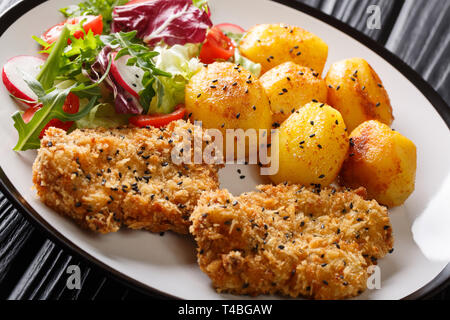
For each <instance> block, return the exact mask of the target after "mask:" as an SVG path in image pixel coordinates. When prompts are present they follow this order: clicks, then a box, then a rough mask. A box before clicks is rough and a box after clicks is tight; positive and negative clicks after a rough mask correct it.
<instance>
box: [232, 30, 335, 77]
mask: <svg viewBox="0 0 450 320" xmlns="http://www.w3.org/2000/svg"><path fill="white" fill-rule="evenodd" d="M239 50H240V52H241V53H242V55H244V56H245V57H247V58H248V59H250V60H252V61H254V62H258V63H260V64H261V66H262V72H263V73H264V72H267V71H268V70H270V69H272V68H273V67H275V66H277V65H279V64H282V63H283V62H287V61H292V62H295V63H297V64H299V65H301V66H305V67H309V68H313V69H314V70H315V71H316V72H317V73H319V75H322V71H323V68H324V67H325V63H326V61H327V57H328V46H327V44H326V43H325V42H324V41H323V40H322V39H320V38H319V37H318V36H316V35H314V34H312V33H310V32H308V31H306V30H304V29H302V28H300V27H295V26H288V25H285V24H260V25H256V26H254V27H252V28H251V29H250V30H248V31H247V33H246V34H245V35H244V37H243V38H242V40H241V42H240V44H239Z"/></svg>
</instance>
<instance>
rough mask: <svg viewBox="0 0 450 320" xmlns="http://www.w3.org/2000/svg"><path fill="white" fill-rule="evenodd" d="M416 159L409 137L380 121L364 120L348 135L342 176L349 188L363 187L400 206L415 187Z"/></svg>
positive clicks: (382, 199)
mask: <svg viewBox="0 0 450 320" xmlns="http://www.w3.org/2000/svg"><path fill="white" fill-rule="evenodd" d="M416 162H417V156H416V146H415V145H414V143H413V142H412V141H411V140H409V139H407V138H405V137H404V136H402V135H401V134H400V133H398V132H396V131H393V130H391V129H390V128H389V127H388V126H387V125H385V124H383V123H380V122H378V121H367V122H364V123H363V124H361V125H360V126H359V127H358V128H356V129H355V130H354V131H353V132H352V133H351V135H350V150H349V157H348V158H347V160H346V161H345V162H344V166H343V168H342V172H341V178H342V179H341V180H342V183H343V184H344V185H345V186H347V187H350V188H357V187H361V186H362V187H365V188H366V189H367V193H368V196H369V197H370V198H372V199H375V200H377V201H378V202H379V203H381V204H384V205H386V206H389V207H395V206H400V205H402V204H403V203H404V202H405V201H406V199H407V198H408V197H409V196H410V195H411V193H412V192H413V191H414V185H415V176H416Z"/></svg>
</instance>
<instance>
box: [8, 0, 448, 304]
mask: <svg viewBox="0 0 450 320" xmlns="http://www.w3.org/2000/svg"><path fill="white" fill-rule="evenodd" d="M72 2H73V0H50V1H46V2H44V1H43V0H27V1H25V2H24V3H21V4H20V5H18V6H16V7H15V8H13V9H12V10H10V11H9V12H8V13H7V14H5V15H4V16H3V17H2V18H1V20H0V35H1V37H0V47H1V48H2V50H0V65H3V64H4V63H5V62H6V61H7V59H8V58H10V57H13V56H15V55H19V54H35V52H36V51H37V47H36V45H35V44H34V42H33V41H32V40H31V35H33V34H35V35H39V34H41V33H42V32H43V31H45V30H46V29H47V28H48V27H49V26H51V25H53V24H54V23H56V22H59V21H61V20H62V17H61V15H60V14H59V13H58V11H57V9H58V8H61V7H63V6H66V5H69V4H71V3H72ZM294 6H299V7H297V8H300V9H302V10H303V11H307V12H308V13H304V12H301V11H299V10H295V9H293V8H289V7H286V6H283V5H281V4H279V3H275V2H270V1H266V0H246V1H242V0H212V1H211V11H212V19H213V21H214V23H222V22H230V23H236V24H239V25H241V26H242V27H244V28H248V27H250V26H252V25H254V24H258V23H276V22H283V23H287V24H292V25H298V26H301V27H303V28H305V29H307V30H309V31H312V32H313V33H315V34H317V35H318V36H319V37H321V38H322V39H324V40H325V41H326V42H327V43H328V45H329V48H330V52H329V59H328V61H329V63H328V65H327V68H328V66H329V64H330V63H332V62H334V61H337V60H340V59H344V58H350V57H363V58H365V59H366V60H367V61H369V63H370V64H371V65H372V66H373V67H374V68H375V70H376V71H377V72H378V73H379V75H380V76H381V78H382V79H383V82H384V84H385V87H386V89H387V90H388V92H389V94H390V97H391V100H392V105H393V107H394V113H395V118H396V120H395V123H394V128H395V129H397V130H398V131H399V132H401V133H402V134H404V135H406V136H407V137H409V138H410V139H411V140H412V141H414V142H415V143H416V145H417V148H418V171H417V186H416V191H415V192H414V194H413V195H412V196H411V198H410V199H409V200H408V201H407V202H406V204H405V205H404V206H402V207H399V208H395V209H393V210H391V211H390V214H391V219H392V224H393V230H394V235H395V252H394V254H392V255H389V256H388V257H386V258H385V259H383V260H381V262H380V266H381V275H382V284H381V286H382V288H381V289H380V290H367V291H366V292H365V293H364V294H363V295H361V296H360V297H359V299H401V298H405V297H408V296H409V297H417V296H418V295H422V294H425V293H427V292H429V291H430V290H432V289H434V288H435V287H437V286H439V285H441V284H442V282H443V281H444V280H446V278H447V277H448V272H447V271H448V269H446V270H447V271H445V272H444V273H441V272H442V271H443V270H444V268H445V267H446V263H437V262H431V261H429V260H427V259H426V258H425V256H424V255H423V254H422V253H421V251H420V250H419V248H418V247H417V246H416V244H415V243H414V241H413V238H412V234H411V225H412V223H413V221H414V220H415V218H416V217H418V216H419V215H420V214H421V213H422V211H423V210H424V208H425V207H426V206H427V204H428V203H429V202H430V200H431V199H432V198H433V196H434V195H435V194H436V193H437V191H439V188H440V185H441V183H442V181H443V179H444V178H445V176H446V175H447V174H448V173H449V172H450V131H449V128H448V127H447V125H446V123H445V122H444V120H443V118H442V117H444V118H446V119H447V120H448V119H450V117H449V110H448V108H447V107H446V105H445V103H444V102H443V101H442V100H441V99H440V98H439V96H438V95H437V94H436V93H435V92H434V91H433V90H432V89H431V88H430V87H429V86H428V85H427V84H426V83H425V82H424V81H422V80H421V79H420V77H419V76H417V75H416V74H415V73H414V72H412V71H411V70H410V69H409V68H407V67H406V66H405V65H404V64H403V63H401V62H400V60H398V59H396V58H395V57H394V56H393V55H391V54H389V53H388V52H387V51H385V50H383V49H382V48H380V47H378V46H377V45H376V44H375V43H374V42H371V41H370V40H368V39H367V38H365V37H364V36H362V35H360V34H359V33H357V32H355V31H353V30H352V29H350V28H348V27H346V26H345V25H343V24H341V23H339V22H337V21H335V20H334V19H332V18H329V17H326V16H325V15H323V14H321V13H318V12H316V11H313V10H312V9H307V8H306V7H304V6H300V5H297V4H294ZM238 8H239V10H237V9H238ZM313 15H314V16H316V17H318V18H320V20H319V19H318V18H314V17H313ZM325 21H326V22H325ZM332 25H334V27H333V26H332ZM336 27H338V28H339V29H341V30H338V28H336ZM349 34H351V36H350V35H349ZM355 38H358V40H356V39H355ZM363 43H364V44H363ZM369 47H370V48H369ZM388 61H389V62H388ZM0 87H1V88H0V101H1V108H0V136H1V144H0V154H1V156H0V165H1V169H2V171H3V172H1V178H2V179H1V180H2V187H3V191H4V193H5V194H6V195H7V196H8V198H9V199H10V200H12V201H13V202H15V203H16V205H18V206H19V207H20V208H21V209H22V210H23V212H24V213H26V214H27V215H29V216H30V217H32V218H33V220H34V221H36V222H37V223H38V224H39V225H40V226H43V227H44V228H45V229H46V230H47V231H48V232H49V233H51V234H52V236H53V238H54V239H56V241H58V242H59V243H62V244H64V245H66V246H68V247H70V248H71V249H72V250H74V251H76V252H78V253H79V254H81V255H83V256H84V257H86V258H88V259H90V260H91V261H93V262H94V263H96V264H98V265H100V266H101V267H102V268H103V269H106V270H107V271H108V272H110V273H111V274H113V275H114V276H115V277H118V278H120V279H122V280H124V281H126V282H127V283H129V284H131V285H133V286H135V287H139V288H141V289H142V288H143V289H144V290H153V289H155V290H157V291H159V292H161V293H164V294H167V295H170V296H174V297H179V298H186V299H218V298H219V299H220V298H234V296H231V295H219V294H217V293H216V292H215V291H214V290H213V289H212V287H211V283H210V280H209V278H208V277H207V276H206V275H205V274H203V273H202V272H201V271H200V269H199V268H198V266H197V263H196V258H195V243H194V241H193V240H192V238H190V237H187V236H185V237H184V236H179V235H176V234H172V233H167V234H166V235H165V236H164V237H161V236H159V235H158V234H151V233H149V232H145V231H134V232H133V231H127V230H124V231H121V232H118V233H116V234H110V235H106V236H100V235H95V234H92V233H90V232H86V231H83V230H81V229H80V228H79V227H77V226H76V225H75V224H74V223H72V221H70V220H68V219H65V218H62V217H61V216H59V215H58V214H56V213H55V212H54V211H52V210H50V209H48V208H47V207H46V206H44V205H43V204H42V203H40V201H39V200H38V199H37V197H36V195H35V192H34V191H33V190H32V181H31V165H32V163H33V161H34V158H35V155H36V153H35V152H33V151H29V152H23V153H15V152H13V151H12V148H13V146H14V145H15V143H16V141H17V133H16V130H15V129H14V127H13V121H12V119H11V114H12V113H13V112H15V111H16V110H17V108H18V106H17V105H16V104H15V103H14V102H13V101H12V100H11V98H10V97H9V96H8V93H7V92H6V90H5V89H4V88H3V86H0ZM419 88H420V89H419ZM437 109H438V110H439V111H440V113H441V116H442V117H441V116H440V115H439V113H438V112H437V111H436V110H437ZM438 145H440V146H441V147H438ZM242 170H244V172H247V170H250V171H252V170H256V169H255V168H246V167H244V168H242ZM244 174H245V175H246V176H247V179H245V180H244V181H242V180H240V179H239V175H238V174H237V173H236V168H233V167H229V168H226V169H224V171H223V172H222V173H221V184H222V187H226V188H229V189H230V191H231V192H233V193H234V194H239V193H240V192H243V191H249V190H253V189H254V187H255V185H256V184H258V183H260V182H264V181H263V180H261V178H260V177H259V176H258V174H256V171H254V172H253V173H250V172H247V173H244ZM250 176H251V177H252V178H249V177H250ZM442 209H443V210H448V208H442ZM440 273H441V275H440V277H439V278H437V279H435V278H436V277H437V276H438V274H440ZM429 283H431V284H432V285H431V286H430V285H429V286H428V287H426V289H425V290H424V289H423V288H424V287H425V286H426V285H427V284H429ZM420 289H422V291H418V290H420ZM237 298H245V297H240V296H239V297H237ZM260 298H261V297H260ZM262 298H264V297H262Z"/></svg>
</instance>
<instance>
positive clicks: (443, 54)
mask: <svg viewBox="0 0 450 320" xmlns="http://www.w3.org/2000/svg"><path fill="white" fill-rule="evenodd" d="M18 1H19V0H0V14H1V13H3V12H4V11H5V10H7V9H8V8H9V7H10V6H11V5H13V4H15V3H17V2H18ZM23 1H27V0H23ZM292 1H295V0H292ZM297 1H299V2H303V3H306V4H307V5H309V6H312V7H315V8H318V9H320V10H322V11H323V12H325V13H327V14H329V15H332V16H334V17H336V18H337V19H339V20H341V21H343V22H345V23H347V24H348V25H350V26H352V27H354V28H356V29H358V30H359V31H361V32H363V33H365V34H366V35H368V36H369V37H371V38H373V39H374V40H376V41H377V42H379V43H380V44H382V45H384V46H385V47H386V48H388V49H389V50H390V51H392V52H393V53H395V54H396V55H398V56H399V57H400V58H401V59H403V61H405V62H406V63H407V64H409V65H410V66H411V67H413V68H414V69H415V70H416V71H417V72H418V73H419V74H420V75H421V76H422V77H423V78H424V79H425V80H426V81H428V82H429V83H430V84H431V85H432V86H433V87H434V88H435V89H436V90H437V91H438V92H439V93H440V94H441V95H442V97H443V98H444V99H445V100H446V101H447V104H449V105H450V23H449V22H450V1H449V0H297ZM370 5H377V6H379V8H380V10H381V28H380V29H379V30H377V29H369V28H367V19H368V17H369V14H368V13H367V9H368V7H369V6H370ZM73 264H76V265H79V266H80V268H81V271H82V275H83V276H82V289H81V290H68V289H67V288H66V279H67V277H66V276H65V272H66V269H67V266H69V265H73ZM7 298H8V299H74V300H76V299H147V298H149V297H148V296H144V295H142V294H141V293H139V292H137V291H135V290H132V289H128V288H127V287H125V286H124V285H122V284H120V283H118V282H116V281H115V280H113V279H110V278H108V276H106V275H105V274H104V273H103V272H102V271H101V270H99V269H97V268H96V267H94V266H92V265H90V264H89V263H88V262H87V261H85V260H84V259H83V258H80V257H74V256H72V255H71V253H69V252H67V251H65V250H63V249H62V248H60V247H58V246H57V245H56V244H54V243H53V242H52V241H50V240H49V239H47V236H46V234H45V233H42V232H41V231H40V230H38V229H36V228H34V227H33V226H32V225H31V224H30V223H29V222H28V221H27V219H26V218H24V217H22V215H21V214H20V213H18V212H17V210H16V209H15V208H14V207H13V206H12V205H11V204H10V203H9V202H8V201H7V200H6V198H5V197H4V196H3V195H2V194H1V193H0V299H7ZM153 298H158V297H157V296H154V297H153ZM432 298H433V299H449V298H450V290H447V291H443V292H441V293H438V294H436V295H435V296H434V297H432Z"/></svg>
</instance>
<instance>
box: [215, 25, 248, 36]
mask: <svg viewBox="0 0 450 320" xmlns="http://www.w3.org/2000/svg"><path fill="white" fill-rule="evenodd" d="M216 27H217V28H219V29H220V31H222V32H223V33H225V34H226V33H228V32H231V33H234V34H242V33H245V30H244V29H243V28H241V27H240V26H238V25H236V24H232V23H221V24H218V25H216Z"/></svg>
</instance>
